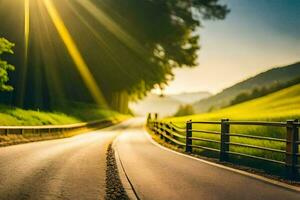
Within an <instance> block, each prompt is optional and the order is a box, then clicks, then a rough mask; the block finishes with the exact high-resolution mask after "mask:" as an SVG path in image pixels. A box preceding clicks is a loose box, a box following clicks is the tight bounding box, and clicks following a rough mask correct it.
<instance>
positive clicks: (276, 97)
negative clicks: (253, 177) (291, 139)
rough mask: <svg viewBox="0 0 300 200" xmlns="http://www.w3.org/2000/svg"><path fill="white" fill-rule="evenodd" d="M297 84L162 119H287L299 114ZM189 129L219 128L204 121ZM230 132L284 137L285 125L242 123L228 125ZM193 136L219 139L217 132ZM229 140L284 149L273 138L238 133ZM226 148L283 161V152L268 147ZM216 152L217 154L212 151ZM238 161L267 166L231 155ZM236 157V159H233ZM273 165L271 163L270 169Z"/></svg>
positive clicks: (180, 121) (299, 87)
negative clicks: (220, 106) (228, 104)
mask: <svg viewBox="0 0 300 200" xmlns="http://www.w3.org/2000/svg"><path fill="white" fill-rule="evenodd" d="M299 102H300V84H298V85H295V86H292V87H289V88H286V89H283V90H281V91H278V92H275V93H272V94H269V95H267V96H265V97H261V98H257V99H254V100H251V101H248V102H244V103H241V104H238V105H235V106H231V107H228V108H224V109H221V110H218V111H214V112H211V113H203V114H197V115H190V116H184V117H175V118H166V119H163V121H165V122H173V123H175V124H176V125H178V126H182V127H183V126H185V123H186V121H188V120H192V121H220V120H221V119H222V118H228V119H230V120H232V121H243V120H245V121H286V120H288V119H299V118H300V103H299ZM193 129H200V130H210V131H220V125H205V124H193ZM230 132H231V133H239V134H245V135H258V136H266V137H274V138H282V139H284V138H285V137H286V130H285V128H280V127H262V126H252V125H251V126H249V125H247V126H245V125H244V126H242V125H231V126H230ZM193 136H194V137H201V138H206V139H212V140H217V141H220V136H219V135H212V134H206V133H196V132H193ZM231 141H232V142H236V143H243V144H251V145H255V146H262V147H269V148H272V149H279V150H285V147H286V146H285V143H283V142H274V141H267V140H258V139H248V138H240V137H234V136H232V137H231ZM193 144H196V145H201V146H205V147H210V148H215V149H219V144H214V143H211V142H202V141H193ZM230 151H233V152H238V153H244V154H249V155H253V156H259V157H264V158H270V159H275V160H278V161H284V159H285V155H284V154H282V153H272V152H270V151H265V150H264V151H263V150H258V149H253V148H248V147H238V146H233V145H231V146H230ZM195 152H197V153H199V154H210V156H211V154H212V153H209V152H207V151H204V150H200V149H195ZM216 156H217V155H216ZM233 157H234V159H233V160H236V161H237V162H238V163H243V162H245V163H246V164H247V165H254V167H263V168H264V167H265V166H268V167H266V168H268V169H270V167H269V164H266V163H265V162H260V161H256V160H253V159H245V158H243V159H241V157H238V156H233ZM236 158H237V159H236ZM275 168H276V166H275V165H274V166H273V165H272V169H271V170H275V171H278V169H275Z"/></svg>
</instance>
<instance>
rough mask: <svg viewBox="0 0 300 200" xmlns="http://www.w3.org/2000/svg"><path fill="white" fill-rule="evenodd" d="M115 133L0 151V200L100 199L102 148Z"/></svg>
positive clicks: (102, 169) (103, 161) (102, 188)
mask: <svg viewBox="0 0 300 200" xmlns="http://www.w3.org/2000/svg"><path fill="white" fill-rule="evenodd" d="M116 134H117V131H109V130H105V131H95V132H90V133H87V134H83V135H79V136H75V137H72V138H67V139H60V140H51V141H44V142H36V143H28V144H22V145H16V146H10V147H3V148H0V200H25V199H33V200H42V199H49V200H55V199H67V200H68V199H70V200H76V199H78V200H88V199H90V200H94V199H104V196H105V168H106V149H107V146H108V144H109V143H111V142H112V141H113V139H114V138H115V136H116Z"/></svg>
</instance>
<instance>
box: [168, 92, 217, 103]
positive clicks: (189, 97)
mask: <svg viewBox="0 0 300 200" xmlns="http://www.w3.org/2000/svg"><path fill="white" fill-rule="evenodd" d="M168 96H169V97H171V98H172V99H175V100H177V101H180V102H182V103H185V104H192V103H195V102H197V101H199V100H201V99H204V98H208V97H210V96H211V93H209V92H190V93H188V92H187V93H181V94H173V95H168Z"/></svg>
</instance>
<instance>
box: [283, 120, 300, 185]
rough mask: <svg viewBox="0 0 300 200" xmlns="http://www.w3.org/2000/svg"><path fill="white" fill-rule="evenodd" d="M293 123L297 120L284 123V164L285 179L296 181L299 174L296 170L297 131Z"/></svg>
mask: <svg viewBox="0 0 300 200" xmlns="http://www.w3.org/2000/svg"><path fill="white" fill-rule="evenodd" d="M295 122H298V120H288V121H287V122H286V125H287V127H286V129H287V132H286V157H285V164H286V168H287V171H286V172H287V178H288V179H291V180H295V179H297V177H298V175H299V173H298V169H297V164H298V156H297V153H298V151H299V146H298V144H297V141H298V140H299V130H298V127H297V125H296V124H295Z"/></svg>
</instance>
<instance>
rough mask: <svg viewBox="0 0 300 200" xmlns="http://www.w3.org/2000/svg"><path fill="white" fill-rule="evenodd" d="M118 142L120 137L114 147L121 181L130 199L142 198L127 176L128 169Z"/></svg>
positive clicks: (115, 141)
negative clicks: (125, 167) (126, 169)
mask: <svg viewBox="0 0 300 200" xmlns="http://www.w3.org/2000/svg"><path fill="white" fill-rule="evenodd" d="M117 142H118V137H117V138H116V139H115V140H114V141H113V143H112V148H113V149H114V151H115V158H116V163H117V167H118V172H119V176H120V179H121V183H122V185H123V188H124V190H125V192H126V193H127V196H128V197H129V199H130V200H140V198H139V197H138V195H137V194H136V191H135V189H134V187H133V185H132V183H131V182H130V180H129V177H128V176H127V174H126V171H125V169H124V166H123V163H122V160H121V158H120V156H119V152H118V148H117V145H116V143H117Z"/></svg>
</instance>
